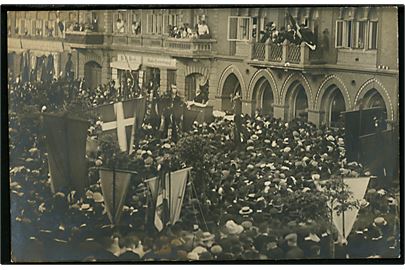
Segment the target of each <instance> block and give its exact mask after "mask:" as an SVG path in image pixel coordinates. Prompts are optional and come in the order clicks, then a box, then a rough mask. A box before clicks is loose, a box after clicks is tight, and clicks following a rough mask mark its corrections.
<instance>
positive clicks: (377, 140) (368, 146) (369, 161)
mask: <svg viewBox="0 0 405 270" xmlns="http://www.w3.org/2000/svg"><path fill="white" fill-rule="evenodd" d="M359 139H360V149H361V152H360V156H361V162H362V164H363V165H365V166H366V167H367V168H368V169H369V170H370V172H371V173H372V174H373V175H376V176H383V175H384V176H388V177H390V178H392V177H394V176H396V175H397V173H398V168H397V166H396V165H397V162H398V160H399V152H398V149H399V142H398V135H396V134H395V132H394V131H393V130H385V131H381V132H377V133H374V134H369V135H364V136H360V138H359Z"/></svg>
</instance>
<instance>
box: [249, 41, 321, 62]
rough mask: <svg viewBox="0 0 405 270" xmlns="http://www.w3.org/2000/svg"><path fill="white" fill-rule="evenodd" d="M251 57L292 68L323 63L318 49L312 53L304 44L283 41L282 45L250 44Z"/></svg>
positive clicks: (269, 43)
mask: <svg viewBox="0 0 405 270" xmlns="http://www.w3.org/2000/svg"><path fill="white" fill-rule="evenodd" d="M251 56H252V59H253V60H255V61H260V62H267V63H270V64H274V65H283V66H284V65H290V66H293V67H303V66H305V65H313V64H321V63H323V59H322V51H321V50H320V49H319V48H318V49H316V50H314V51H312V50H310V49H309V47H308V46H307V45H305V43H301V45H296V44H291V43H289V42H288V41H284V43H283V44H275V43H272V42H268V43H252V55H251Z"/></svg>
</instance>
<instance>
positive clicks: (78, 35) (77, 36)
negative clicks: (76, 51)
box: [65, 31, 104, 47]
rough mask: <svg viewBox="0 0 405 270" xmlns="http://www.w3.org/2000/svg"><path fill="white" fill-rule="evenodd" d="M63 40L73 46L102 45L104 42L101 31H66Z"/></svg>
mask: <svg viewBox="0 0 405 270" xmlns="http://www.w3.org/2000/svg"><path fill="white" fill-rule="evenodd" d="M65 42H67V43H70V44H72V46H73V47H87V46H88V45H90V46H92V45H102V44H103V43H104V34H103V33H101V32H87V31H84V32H79V31H66V33H65Z"/></svg>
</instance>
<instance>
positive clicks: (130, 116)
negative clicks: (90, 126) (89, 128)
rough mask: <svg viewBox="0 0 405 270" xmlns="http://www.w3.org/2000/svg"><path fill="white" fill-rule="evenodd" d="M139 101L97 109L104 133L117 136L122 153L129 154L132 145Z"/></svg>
mask: <svg viewBox="0 0 405 270" xmlns="http://www.w3.org/2000/svg"><path fill="white" fill-rule="evenodd" d="M137 103H138V100H137V99H130V100H126V101H122V102H117V103H114V104H105V105H101V106H98V107H97V108H95V109H94V110H95V112H96V114H97V115H99V116H101V119H102V120H103V125H102V129H103V132H114V133H116V134H117V137H118V143H119V146H120V149H121V151H123V152H127V151H128V149H129V147H128V146H129V145H131V132H132V125H133V124H134V121H135V118H134V113H135V108H136V104H137Z"/></svg>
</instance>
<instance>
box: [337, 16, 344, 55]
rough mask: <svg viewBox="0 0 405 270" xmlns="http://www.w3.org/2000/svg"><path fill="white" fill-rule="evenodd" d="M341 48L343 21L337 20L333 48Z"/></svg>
mask: <svg viewBox="0 0 405 270" xmlns="http://www.w3.org/2000/svg"><path fill="white" fill-rule="evenodd" d="M342 46H343V21H342V20H337V21H336V29H335V47H336V48H341V47H342Z"/></svg>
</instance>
